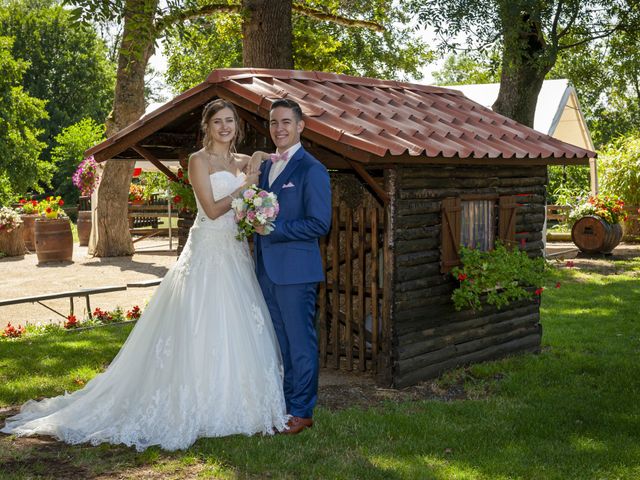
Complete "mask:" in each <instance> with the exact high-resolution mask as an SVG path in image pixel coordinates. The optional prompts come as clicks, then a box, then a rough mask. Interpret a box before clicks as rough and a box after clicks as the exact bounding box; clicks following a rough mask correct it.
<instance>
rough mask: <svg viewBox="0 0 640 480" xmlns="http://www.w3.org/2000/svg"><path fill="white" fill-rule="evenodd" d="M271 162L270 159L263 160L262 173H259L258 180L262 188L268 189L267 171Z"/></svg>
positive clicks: (269, 169)
mask: <svg viewBox="0 0 640 480" xmlns="http://www.w3.org/2000/svg"><path fill="white" fill-rule="evenodd" d="M272 165H273V162H271V160H267V161H265V162H263V167H262V173H261V174H260V181H259V182H258V183H259V185H258V187H260V188H261V189H262V190H269V172H270V171H271V166H272Z"/></svg>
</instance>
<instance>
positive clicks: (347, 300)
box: [344, 208, 353, 371]
mask: <svg viewBox="0 0 640 480" xmlns="http://www.w3.org/2000/svg"><path fill="white" fill-rule="evenodd" d="M344 222H345V238H344V261H345V264H344V329H345V330H344V343H345V346H344V350H345V355H346V357H347V370H349V371H351V370H353V335H352V332H353V305H352V300H353V298H352V295H353V293H352V288H353V275H352V274H353V258H352V251H351V250H352V248H353V216H352V214H351V209H350V208H345V218H344Z"/></svg>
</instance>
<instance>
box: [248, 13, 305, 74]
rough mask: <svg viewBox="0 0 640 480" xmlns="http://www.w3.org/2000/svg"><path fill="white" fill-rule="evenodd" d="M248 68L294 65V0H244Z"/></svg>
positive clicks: (286, 67)
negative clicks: (292, 23)
mask: <svg viewBox="0 0 640 480" xmlns="http://www.w3.org/2000/svg"><path fill="white" fill-rule="evenodd" d="M242 10H243V22H242V63H243V65H244V66H245V67H257V68H285V69H292V68H293V40H292V37H293V35H292V33H291V32H292V25H291V0H242Z"/></svg>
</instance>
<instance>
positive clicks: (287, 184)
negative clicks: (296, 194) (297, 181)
mask: <svg viewBox="0 0 640 480" xmlns="http://www.w3.org/2000/svg"><path fill="white" fill-rule="evenodd" d="M293 187H295V185H294V184H293V183H292V182H289V183H285V184H284V185H282V188H293Z"/></svg>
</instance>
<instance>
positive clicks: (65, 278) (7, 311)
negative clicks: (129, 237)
mask: <svg viewBox="0 0 640 480" xmlns="http://www.w3.org/2000/svg"><path fill="white" fill-rule="evenodd" d="M135 246H136V253H135V254H134V255H133V256H132V257H113V258H93V257H90V256H88V255H87V247H80V246H78V244H75V245H74V250H73V261H72V262H53V263H46V264H42V265H38V259H37V257H36V255H35V254H33V253H32V254H27V255H25V256H24V257H9V258H0V300H8V299H14V298H19V297H27V296H32V295H40V294H46V293H60V292H67V291H71V290H78V289H82V288H96V287H107V286H119V285H126V284H127V283H134V282H143V281H146V280H154V279H160V278H162V277H164V275H165V274H166V273H167V271H168V270H169V268H170V267H171V266H172V265H173V264H174V263H175V261H176V251H175V248H176V247H177V242H176V241H174V242H173V250H169V242H168V240H162V239H160V240H144V241H141V242H137V243H136V244H135ZM155 288H156V287H150V288H149V287H147V288H129V289H127V290H124V291H118V292H111V293H101V294H96V295H91V297H90V302H91V308H92V310H93V309H95V307H100V308H101V309H102V310H113V309H115V308H116V307H121V308H123V309H124V310H125V311H126V310H127V309H130V308H131V307H133V306H134V305H139V306H140V307H141V308H143V307H144V305H145V304H146V303H147V301H148V300H149V298H150V297H151V295H152V294H153V292H154V291H155ZM44 303H45V304H46V305H47V306H49V307H51V308H53V309H54V310H57V311H58V312H61V313H63V314H64V315H68V314H69V299H67V298H65V299H59V300H49V301H46V302H44ZM74 312H75V314H76V316H77V317H78V318H83V317H85V316H86V306H85V300H84V298H76V299H75V301H74ZM63 321H64V318H62V317H61V316H59V315H56V314H55V313H54V312H52V311H50V310H47V309H46V308H45V307H43V306H42V305H39V304H37V303H22V304H18V305H12V306H0V329H4V327H5V326H6V324H7V323H8V322H11V323H12V324H13V325H17V324H21V325H24V324H25V323H26V322H29V323H38V322H41V323H49V322H63Z"/></svg>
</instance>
